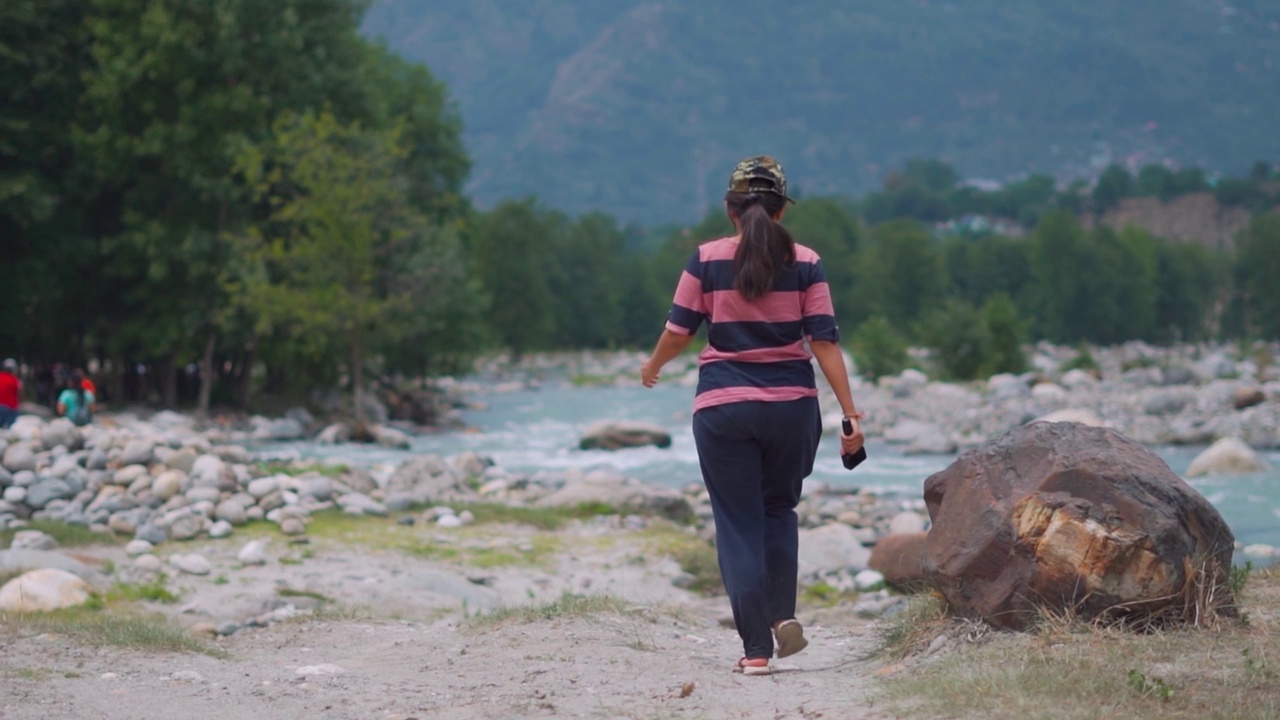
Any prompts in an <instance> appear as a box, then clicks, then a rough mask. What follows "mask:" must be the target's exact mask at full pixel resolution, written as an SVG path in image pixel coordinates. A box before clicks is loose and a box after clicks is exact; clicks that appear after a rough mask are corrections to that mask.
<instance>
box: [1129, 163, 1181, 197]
mask: <svg viewBox="0 0 1280 720" xmlns="http://www.w3.org/2000/svg"><path fill="white" fill-rule="evenodd" d="M1134 194H1135V195H1137V196H1138V197H1154V198H1160V199H1161V200H1170V199H1172V198H1173V197H1174V196H1175V195H1177V194H1178V181H1177V178H1175V177H1174V174H1173V171H1172V170H1170V169H1169V168H1167V167H1165V166H1164V165H1147V166H1145V167H1143V168H1142V169H1141V170H1139V171H1138V179H1137V182H1136V183H1135V187H1134Z"/></svg>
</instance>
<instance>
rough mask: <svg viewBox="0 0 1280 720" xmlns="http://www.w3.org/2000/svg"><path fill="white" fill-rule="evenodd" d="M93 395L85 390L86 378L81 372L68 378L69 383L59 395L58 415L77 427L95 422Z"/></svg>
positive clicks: (73, 373) (74, 373)
mask: <svg viewBox="0 0 1280 720" xmlns="http://www.w3.org/2000/svg"><path fill="white" fill-rule="evenodd" d="M93 402H94V397H93V393H92V392H90V391H88V390H85V389H84V376H83V375H81V374H80V371H79V370H76V371H73V372H72V373H71V374H70V375H68V376H67V383H66V387H65V389H63V391H62V393H61V394H60V395H58V414H59V415H61V416H63V417H65V418H67V419H68V420H70V421H71V422H73V423H75V424H76V425H88V424H89V423H90V422H93Z"/></svg>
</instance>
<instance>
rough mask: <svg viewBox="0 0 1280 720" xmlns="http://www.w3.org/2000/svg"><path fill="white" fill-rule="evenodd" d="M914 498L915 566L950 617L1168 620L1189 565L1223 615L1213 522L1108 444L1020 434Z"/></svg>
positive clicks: (1212, 515)
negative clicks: (921, 545) (1201, 566)
mask: <svg viewBox="0 0 1280 720" xmlns="http://www.w3.org/2000/svg"><path fill="white" fill-rule="evenodd" d="M924 497H925V504H926V506H927V507H928V510H929V516H930V518H931V519H932V521H933V527H932V529H931V530H930V531H929V535H928V539H927V541H926V542H925V551H924V554H923V556H922V558H921V567H922V568H923V569H924V572H925V575H926V577H927V578H928V579H929V582H930V584H931V585H932V586H933V587H934V588H935V589H937V590H938V591H939V592H941V593H942V594H943V596H944V597H945V598H946V600H947V602H948V604H949V605H950V607H951V609H952V611H953V612H954V613H956V614H957V615H959V616H961V617H970V618H981V619H983V620H985V621H987V622H989V623H991V624H994V625H998V626H1002V627H1010V628H1022V627H1026V625H1027V624H1028V623H1029V622H1031V621H1033V619H1034V618H1035V617H1036V614H1037V609H1038V608H1037V605H1046V606H1048V607H1049V608H1051V609H1052V610H1054V611H1057V612H1065V611H1066V610H1067V609H1068V608H1071V609H1072V611H1073V612H1074V613H1076V614H1077V615H1078V616H1079V617H1081V618H1083V619H1090V618H1094V617H1098V616H1106V615H1116V614H1119V613H1120V612H1121V611H1120V610H1118V608H1124V610H1123V612H1125V613H1156V612H1162V611H1166V610H1169V611H1172V612H1174V613H1178V612H1181V611H1184V610H1187V606H1186V604H1185V600H1184V598H1187V597H1188V595H1186V594H1185V593H1184V591H1185V588H1186V587H1187V585H1186V583H1187V582H1188V581H1189V580H1190V579H1189V578H1188V576H1187V573H1188V568H1190V567H1192V563H1193V562H1199V561H1200V560H1202V559H1208V560H1209V561H1210V562H1209V565H1208V568H1207V572H1208V580H1207V582H1210V583H1212V584H1213V585H1214V586H1216V587H1217V588H1218V597H1219V598H1226V602H1228V603H1229V602H1230V599H1229V592H1228V591H1227V589H1226V580H1227V572H1228V570H1229V569H1230V567H1231V552H1232V547H1233V543H1234V538H1233V536H1232V534H1231V530H1230V529H1229V528H1228V527H1227V525H1226V523H1225V522H1223V520H1222V516H1221V515H1219V514H1218V511H1217V510H1216V509H1214V507H1213V506H1212V505H1211V504H1209V502H1208V501H1207V500H1205V499H1204V497H1203V496H1201V495H1200V494H1199V493H1198V492H1196V491H1195V489H1193V488H1192V487H1191V486H1190V485H1187V484H1186V482H1184V481H1183V480H1182V478H1180V477H1178V475H1177V474H1176V473H1174V472H1173V471H1172V470H1170V469H1169V466H1168V465H1166V464H1165V463H1164V461H1163V460H1161V459H1160V458H1159V457H1158V456H1157V455H1155V453H1153V452H1151V451H1150V450H1148V449H1147V448H1146V447H1144V446H1142V445H1139V444H1138V443H1136V442H1134V441H1132V440H1129V439H1128V438H1126V437H1124V436H1123V435H1121V434H1119V433H1117V432H1115V431H1112V430H1109V429H1105V428H1093V427H1088V426H1084V425H1080V424H1076V423H1031V424H1028V425H1023V426H1021V427H1018V428H1015V429H1014V430H1012V431H1010V432H1008V433H1006V434H1005V435H1002V436H1000V437H998V438H995V439H993V440H990V441H988V442H986V443H984V444H983V445H981V446H980V447H978V448H975V449H974V450H971V451H968V452H966V453H964V454H963V455H961V456H960V458H959V459H958V460H956V462H954V463H952V464H951V465H950V466H949V467H947V468H946V469H945V470H943V471H941V472H939V473H936V474H935V475H933V476H931V477H930V478H928V479H927V480H926V481H925V493H924ZM1224 612H1229V610H1227V609H1224Z"/></svg>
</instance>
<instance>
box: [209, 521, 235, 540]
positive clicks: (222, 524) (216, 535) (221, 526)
mask: <svg viewBox="0 0 1280 720" xmlns="http://www.w3.org/2000/svg"><path fill="white" fill-rule="evenodd" d="M231 533H232V529H231V523H229V522H227V521H226V520H218V521H217V522H214V523H211V524H210V525H209V537H211V538H213V539H215V540H218V539H221V538H224V537H230V536H231Z"/></svg>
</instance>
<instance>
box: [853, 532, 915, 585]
mask: <svg viewBox="0 0 1280 720" xmlns="http://www.w3.org/2000/svg"><path fill="white" fill-rule="evenodd" d="M928 537H929V533H927V532H912V533H895V534H893V535H885V536H884V537H882V538H880V539H879V540H877V541H876V544H875V547H873V548H871V559H870V560H868V561H867V567H869V568H871V569H872V570H875V571H876V572H878V573H880V574H881V575H883V576H884V581H885V584H887V585H889V586H891V587H896V588H909V589H914V588H917V587H921V586H923V585H925V577H924V570H923V569H921V567H920V556H921V555H922V554H924V544H925V540H926V539H927V538H928Z"/></svg>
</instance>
